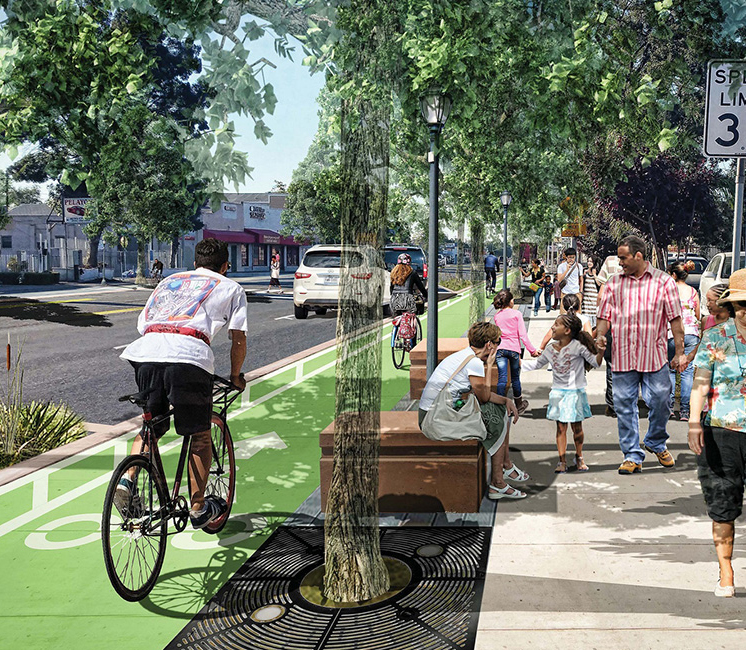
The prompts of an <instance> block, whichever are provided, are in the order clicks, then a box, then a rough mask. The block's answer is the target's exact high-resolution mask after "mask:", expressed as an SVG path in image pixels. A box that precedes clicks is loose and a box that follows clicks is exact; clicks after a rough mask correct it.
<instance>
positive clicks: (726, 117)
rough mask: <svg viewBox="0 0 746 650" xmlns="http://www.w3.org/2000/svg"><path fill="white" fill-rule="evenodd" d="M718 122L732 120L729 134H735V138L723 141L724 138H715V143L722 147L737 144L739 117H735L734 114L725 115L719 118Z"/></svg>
mask: <svg viewBox="0 0 746 650" xmlns="http://www.w3.org/2000/svg"><path fill="white" fill-rule="evenodd" d="M718 120H719V121H720V122H725V121H726V120H730V126H728V133H731V134H733V137H732V138H729V139H728V140H723V138H715V142H717V143H718V144H719V145H720V146H721V147H732V146H733V145H734V144H736V142H738V137H739V136H738V117H736V116H735V115H733V113H723V114H722V115H721V116H720V117H718Z"/></svg>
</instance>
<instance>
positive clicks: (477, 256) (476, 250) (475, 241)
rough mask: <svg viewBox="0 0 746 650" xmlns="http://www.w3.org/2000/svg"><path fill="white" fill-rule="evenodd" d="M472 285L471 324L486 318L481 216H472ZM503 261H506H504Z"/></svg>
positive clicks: (470, 227)
mask: <svg viewBox="0 0 746 650" xmlns="http://www.w3.org/2000/svg"><path fill="white" fill-rule="evenodd" d="M469 231H470V232H471V285H472V292H471V298H470V299H469V325H472V324H474V323H478V322H479V321H481V320H483V319H484V312H485V304H484V295H485V284H484V281H485V275H484V264H483V259H484V223H483V222H482V219H481V218H480V217H471V220H470V221H469ZM503 263H505V262H504V261H503Z"/></svg>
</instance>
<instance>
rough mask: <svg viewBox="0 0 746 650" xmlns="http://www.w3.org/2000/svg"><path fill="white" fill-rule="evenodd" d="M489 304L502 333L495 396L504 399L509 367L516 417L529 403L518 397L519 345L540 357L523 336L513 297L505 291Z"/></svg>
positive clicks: (524, 330)
mask: <svg viewBox="0 0 746 650" xmlns="http://www.w3.org/2000/svg"><path fill="white" fill-rule="evenodd" d="M492 304H493V305H494V306H495V309H496V310H497V312H496V313H495V325H497V326H498V327H499V328H500V331H501V332H502V341H501V342H500V346H499V347H498V350H497V356H496V357H495V365H496V366H497V370H498V378H497V394H498V395H503V396H505V395H506V394H507V392H508V367H510V384H511V386H512V387H513V397H514V398H515V405H516V408H517V409H518V413H519V415H522V414H523V413H524V412H525V411H526V409H527V408H528V401H526V400H525V399H523V397H521V361H520V359H521V342H522V343H523V345H525V346H526V349H527V350H528V351H529V352H530V353H531V356H533V357H536V356H539V353H538V351H537V350H536V348H535V347H534V346H533V345H532V344H531V341H530V340H529V338H528V333H527V332H526V325H525V324H524V322H523V316H522V315H521V312H519V311H518V310H517V309H513V305H514V304H515V303H514V302H513V294H512V293H511V292H510V291H508V290H507V289H502V290H501V291H498V292H497V295H496V296H495V298H494V300H493V301H492Z"/></svg>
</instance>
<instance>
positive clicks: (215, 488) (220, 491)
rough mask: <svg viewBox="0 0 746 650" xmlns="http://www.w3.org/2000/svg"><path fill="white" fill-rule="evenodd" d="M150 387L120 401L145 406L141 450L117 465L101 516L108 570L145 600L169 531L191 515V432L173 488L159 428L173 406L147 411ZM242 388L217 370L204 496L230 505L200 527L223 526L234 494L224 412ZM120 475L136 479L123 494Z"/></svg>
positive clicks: (122, 587) (126, 591)
mask: <svg viewBox="0 0 746 650" xmlns="http://www.w3.org/2000/svg"><path fill="white" fill-rule="evenodd" d="M152 390H153V389H151V390H147V391H144V392H142V393H136V394H134V395H125V396H123V397H120V398H119V401H120V402H125V401H129V402H131V403H132V404H135V405H137V406H139V407H141V408H142V409H143V411H144V412H143V425H142V430H141V436H142V440H143V444H142V450H141V452H140V453H139V454H134V455H130V456H127V457H126V458H125V459H124V460H123V461H122V462H121V463H119V465H118V466H117V468H116V469H115V470H114V475H113V476H112V477H111V481H109V487H108V489H107V490H106V497H105V498H104V509H103V516H102V521H101V541H102V543H103V551H104V563H105V565H106V572H107V573H108V575H109V580H110V581H111V584H112V586H113V587H114V590H115V591H116V592H117V593H118V594H119V595H120V596H121V597H122V598H124V599H125V600H129V601H137V600H142V599H143V598H145V597H146V596H147V595H148V594H149V593H150V591H151V590H152V589H153V587H154V586H155V583H156V581H157V580H158V575H159V574H160V571H161V567H162V566H163V559H164V557H165V555H166V542H167V539H168V536H169V535H174V534H177V533H180V532H181V531H183V530H184V529H185V528H186V525H187V523H188V521H189V503H188V502H187V500H186V498H185V497H184V496H183V495H181V494H180V490H181V484H182V476H183V474H184V467H185V465H186V464H187V459H188V457H189V447H190V442H191V438H190V436H184V439H183V441H182V445H181V453H180V455H179V460H178V465H177V468H176V475H175V477H174V482H173V489H172V491H171V492H170V494H169V491H168V483H167V480H166V473H165V471H164V469H163V463H162V461H161V455H160V453H159V451H158V438H157V436H156V433H155V431H156V427H157V425H158V424H159V423H162V422H164V421H165V420H167V419H168V418H169V417H170V416H171V415H173V409H170V410H169V411H168V412H167V413H165V414H164V415H161V416H158V417H153V416H152V414H150V413H148V412H147V411H146V410H145V409H146V404H147V397H148V395H150V393H151V392H152ZM240 394H241V391H240V389H239V388H238V387H237V386H235V385H234V384H232V383H231V382H230V381H228V380H226V379H223V378H222V377H218V376H217V375H214V376H213V409H214V410H213V413H212V426H211V432H210V438H211V441H212V463H211V465H210V470H209V476H208V480H207V486H206V487H205V497H207V496H214V497H217V498H221V499H223V500H224V501H225V503H226V504H227V509H226V510H225V512H224V513H223V514H222V515H221V516H220V517H218V518H217V519H214V520H213V521H211V522H210V523H209V524H208V525H207V526H206V527H205V528H203V529H202V530H204V531H205V532H207V533H211V534H216V533H219V532H220V531H221V530H222V529H223V527H224V526H225V524H226V522H227V521H228V517H229V516H230V512H231V506H232V505H233V501H234V498H235V490H236V463H235V455H234V449H233V440H232V438H231V434H230V430H229V429H228V424H227V421H226V417H227V414H228V409H229V408H230V406H231V404H233V402H234V401H235V400H236V398H237V397H238V396H239V395H240ZM122 479H128V480H129V481H131V483H132V485H133V488H132V489H130V490H129V491H128V492H127V493H126V494H125V496H123V495H122V492H121V491H119V492H118V491H117V486H118V485H119V484H120V481H121V480H122Z"/></svg>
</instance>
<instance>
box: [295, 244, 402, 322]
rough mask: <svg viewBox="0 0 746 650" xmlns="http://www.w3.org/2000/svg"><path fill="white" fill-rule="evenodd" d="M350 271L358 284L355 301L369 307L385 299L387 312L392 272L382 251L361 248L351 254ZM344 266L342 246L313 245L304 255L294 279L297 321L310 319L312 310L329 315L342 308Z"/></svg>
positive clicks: (368, 247) (354, 289) (352, 289)
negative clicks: (342, 268)
mask: <svg viewBox="0 0 746 650" xmlns="http://www.w3.org/2000/svg"><path fill="white" fill-rule="evenodd" d="M348 259H349V269H350V273H351V274H352V277H353V278H354V279H355V280H356V281H357V282H355V283H353V284H352V285H351V286H350V290H351V291H354V293H355V296H354V297H353V300H360V301H361V302H363V303H364V304H369V303H370V301H371V300H381V301H382V302H383V305H384V310H385V309H386V308H387V307H388V304H389V301H390V287H389V284H390V279H389V273H388V271H386V267H385V266H384V263H383V257H382V255H381V253H380V252H378V251H376V250H375V249H374V248H373V247H371V246H359V247H356V248H355V249H354V250H351V251H350V256H349V258H348ZM341 267H342V246H340V245H336V246H334V245H318V246H312V247H311V248H309V249H308V250H307V251H306V254H305V255H304V256H303V261H301V263H300V266H299V267H298V270H297V271H296V272H295V279H294V280H293V307H294V311H295V317H296V318H301V319H302V318H306V317H307V316H308V312H309V310H313V311H315V312H316V313H317V314H325V313H326V310H327V309H337V308H338V307H339V276H340V272H341Z"/></svg>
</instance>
